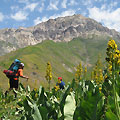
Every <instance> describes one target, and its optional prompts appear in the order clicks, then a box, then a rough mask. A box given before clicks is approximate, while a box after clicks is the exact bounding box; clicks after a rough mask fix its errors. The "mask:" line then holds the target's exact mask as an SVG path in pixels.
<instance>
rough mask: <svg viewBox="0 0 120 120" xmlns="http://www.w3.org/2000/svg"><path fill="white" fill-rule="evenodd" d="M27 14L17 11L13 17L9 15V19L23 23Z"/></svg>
mask: <svg viewBox="0 0 120 120" xmlns="http://www.w3.org/2000/svg"><path fill="white" fill-rule="evenodd" d="M27 16H28V14H27V13H26V12H24V11H18V12H17V13H15V14H14V15H13V14H12V15H11V18H12V19H14V20H16V21H23V20H26V19H27Z"/></svg>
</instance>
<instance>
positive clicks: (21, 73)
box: [20, 70, 29, 80]
mask: <svg viewBox="0 0 120 120" xmlns="http://www.w3.org/2000/svg"><path fill="white" fill-rule="evenodd" d="M20 77H22V78H26V79H27V80H28V79H29V77H27V76H24V75H23V71H22V70H21V71H20Z"/></svg>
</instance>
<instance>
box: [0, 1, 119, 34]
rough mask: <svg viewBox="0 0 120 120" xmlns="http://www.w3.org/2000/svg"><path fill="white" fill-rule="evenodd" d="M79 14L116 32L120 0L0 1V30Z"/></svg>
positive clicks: (28, 25) (29, 25)
mask: <svg viewBox="0 0 120 120" xmlns="http://www.w3.org/2000/svg"><path fill="white" fill-rule="evenodd" d="M74 14H81V15H83V16H85V17H89V18H92V19H94V20H96V21H98V22H100V23H102V24H103V25H104V26H106V27H108V28H110V29H115V30H117V31H119V32H120V0H0V29H2V28H19V27H21V26H23V27H31V26H34V25H36V24H38V23H40V22H45V21H47V20H48V19H55V18H57V17H64V16H71V15H74Z"/></svg>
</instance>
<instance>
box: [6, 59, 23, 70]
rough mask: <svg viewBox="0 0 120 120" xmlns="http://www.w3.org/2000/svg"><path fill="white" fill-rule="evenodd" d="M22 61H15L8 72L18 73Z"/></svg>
mask: <svg viewBox="0 0 120 120" xmlns="http://www.w3.org/2000/svg"><path fill="white" fill-rule="evenodd" d="M20 63H21V61H20V60H18V59H15V60H14V62H13V63H12V64H11V65H10V67H9V69H8V70H11V71H13V72H17V71H18V69H19V67H20Z"/></svg>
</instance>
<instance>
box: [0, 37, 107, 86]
mask: <svg viewBox="0 0 120 120" xmlns="http://www.w3.org/2000/svg"><path fill="white" fill-rule="evenodd" d="M107 41H108V39H106V40H104V39H103V38H94V39H81V38H76V39H73V40H72V41H70V42H68V43H66V42H60V43H59V42H57V43H55V42H53V41H44V42H42V43H40V44H37V45H35V46H29V47H26V48H22V49H19V50H17V51H15V52H11V53H9V54H7V55H5V56H1V57H0V70H1V72H0V76H1V77H0V86H2V87H3V88H7V87H8V84H7V82H8V80H7V78H6V77H5V75H4V74H3V73H2V71H3V70H4V69H7V68H8V67H9V65H10V64H11V62H12V61H13V60H14V59H15V58H18V59H20V60H21V61H22V62H23V63H25V68H24V74H25V75H27V76H29V77H30V80H29V82H28V83H27V82H25V80H24V79H21V82H23V84H24V85H26V84H29V85H30V86H31V87H36V86H37V87H38V86H39V85H43V86H45V85H46V80H45V78H44V76H45V72H46V63H47V62H48V61H50V63H51V64H52V73H53V81H52V83H53V85H54V84H55V82H54V81H56V80H57V77H58V76H62V77H63V80H64V81H65V82H67V81H71V80H72V79H73V77H74V72H75V69H74V68H75V67H76V65H78V64H79V62H80V61H82V62H83V64H88V66H91V65H93V64H94V63H95V62H96V60H97V58H98V54H99V53H101V54H102V60H103V61H104V58H105V49H106V47H107ZM63 64H65V65H63ZM68 68H69V69H71V70H72V71H73V72H69V71H68ZM89 71H90V70H89Z"/></svg>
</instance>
